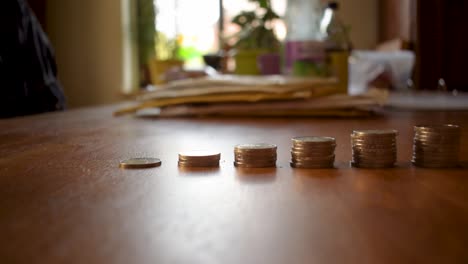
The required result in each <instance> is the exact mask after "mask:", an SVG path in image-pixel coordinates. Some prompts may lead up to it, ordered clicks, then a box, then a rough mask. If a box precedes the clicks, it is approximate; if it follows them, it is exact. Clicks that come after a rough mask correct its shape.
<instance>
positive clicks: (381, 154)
mask: <svg viewBox="0 0 468 264" xmlns="http://www.w3.org/2000/svg"><path fill="white" fill-rule="evenodd" d="M397 135H398V132H397V131H396V130H355V131H353V133H352V134H351V145H352V156H353V159H352V161H351V165H352V166H353V167H358V168H390V167H393V166H395V162H396V156H397V145H396V136H397Z"/></svg>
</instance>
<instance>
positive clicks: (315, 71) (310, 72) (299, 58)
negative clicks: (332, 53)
mask: <svg viewBox="0 0 468 264" xmlns="http://www.w3.org/2000/svg"><path fill="white" fill-rule="evenodd" d="M321 17H322V8H321V4H320V0H288V5H287V9H286V14H285V23H286V27H287V35H286V41H285V54H284V56H285V58H284V61H285V65H284V66H285V68H284V72H285V73H286V74H287V75H295V76H326V75H327V74H328V71H327V66H326V61H327V59H326V49H325V48H326V47H325V42H324V40H325V39H324V37H325V35H323V34H322V33H321V32H320V19H321Z"/></svg>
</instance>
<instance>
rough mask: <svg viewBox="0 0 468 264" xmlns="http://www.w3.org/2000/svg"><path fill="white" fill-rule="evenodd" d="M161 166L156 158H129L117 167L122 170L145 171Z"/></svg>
mask: <svg viewBox="0 0 468 264" xmlns="http://www.w3.org/2000/svg"><path fill="white" fill-rule="evenodd" d="M159 166H161V160H160V159H157V158H131V159H126V160H122V161H120V164H119V167H120V168H123V169H146V168H153V167H159Z"/></svg>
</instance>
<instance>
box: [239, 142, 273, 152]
mask: <svg viewBox="0 0 468 264" xmlns="http://www.w3.org/2000/svg"><path fill="white" fill-rule="evenodd" d="M276 148H277V147H276V145H273V144H268V143H255V144H239V145H237V146H235V148H234V149H235V150H238V151H261V150H267V151H273V150H276Z"/></svg>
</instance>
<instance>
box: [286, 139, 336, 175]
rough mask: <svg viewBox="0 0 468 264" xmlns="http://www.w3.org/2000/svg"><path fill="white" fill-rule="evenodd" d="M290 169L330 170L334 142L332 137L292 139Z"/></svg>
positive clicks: (333, 157) (333, 153)
mask: <svg viewBox="0 0 468 264" xmlns="http://www.w3.org/2000/svg"><path fill="white" fill-rule="evenodd" d="M292 143H293V146H292V148H291V167H294V168H308V169H314V168H315V169H319V168H332V167H333V163H334V162H335V147H336V140H335V139H334V138H332V137H295V138H293V139H292Z"/></svg>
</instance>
